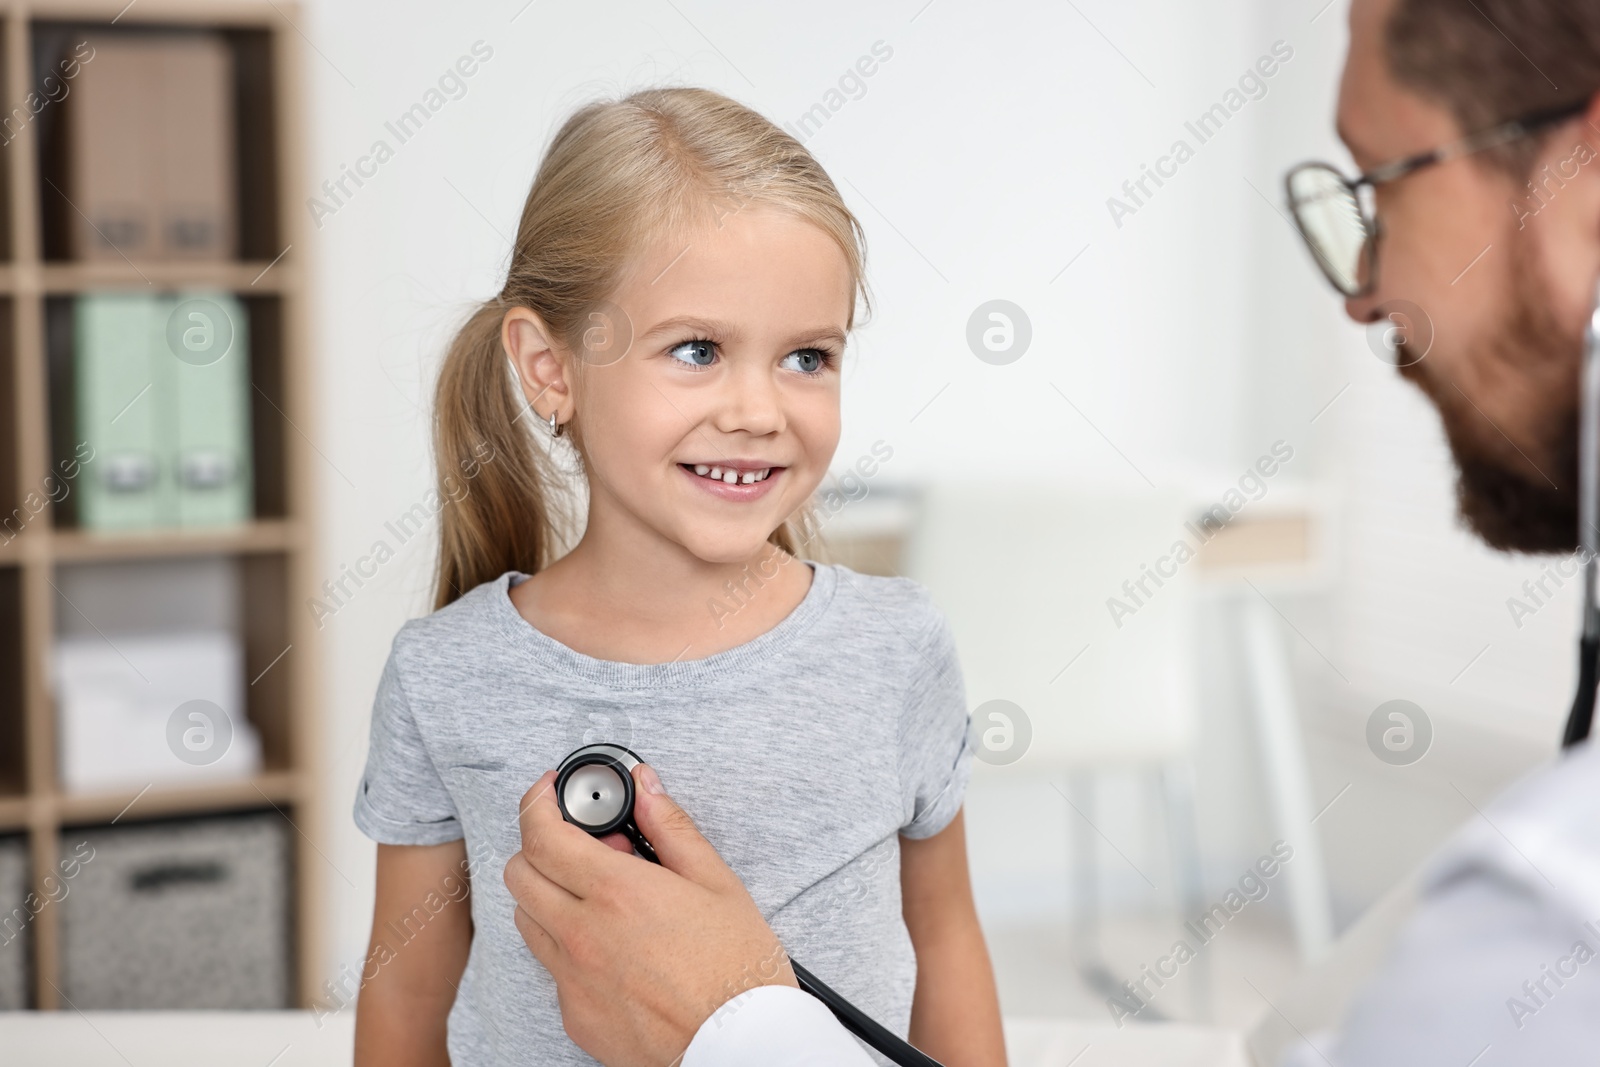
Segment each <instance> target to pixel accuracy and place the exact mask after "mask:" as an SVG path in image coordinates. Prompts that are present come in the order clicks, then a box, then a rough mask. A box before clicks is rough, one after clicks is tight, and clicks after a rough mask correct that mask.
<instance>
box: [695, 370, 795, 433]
mask: <svg viewBox="0 0 1600 1067" xmlns="http://www.w3.org/2000/svg"><path fill="white" fill-rule="evenodd" d="M712 423H713V425H715V426H716V428H717V429H718V430H720V431H722V432H723V433H748V434H754V435H763V434H770V433H777V432H778V431H780V430H782V429H783V428H784V425H785V420H784V414H783V392H782V390H781V389H780V387H779V385H778V382H777V381H776V379H775V378H774V376H773V373H772V369H771V368H770V367H768V366H764V365H762V363H760V362H757V361H749V362H747V363H745V364H744V365H742V366H736V367H735V369H734V371H733V373H732V374H729V375H728V376H727V377H726V379H724V382H723V387H722V389H721V391H720V395H719V396H718V398H717V408H716V413H715V415H714V416H713V418H712Z"/></svg>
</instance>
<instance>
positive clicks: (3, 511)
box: [0, 0, 326, 1009]
mask: <svg viewBox="0 0 1600 1067" xmlns="http://www.w3.org/2000/svg"><path fill="white" fill-rule="evenodd" d="M299 19H300V15H299V12H298V10H297V8H296V7H295V6H294V5H292V4H289V3H275V2H264V3H248V2H239V3H235V2H200V0H193V2H178V0H139V2H138V3H136V4H128V3H127V2H126V0H108V2H100V0H42V2H37V3H10V2H5V0H0V89H3V91H4V94H5V95H4V103H3V106H0V120H3V119H4V116H5V114H6V113H7V112H8V111H9V110H10V109H11V108H13V107H16V106H18V105H19V104H22V102H24V101H26V100H27V98H28V95H29V93H30V92H31V91H32V90H33V88H34V85H33V82H34V72H33V69H32V64H33V62H34V59H33V46H32V44H33V40H34V35H35V34H36V33H38V32H44V31H47V30H60V29H62V28H67V29H70V30H72V31H73V32H79V31H81V32H85V33H104V32H122V31H124V30H131V31H132V32H139V31H140V29H142V28H162V27H172V28H204V29H210V30H215V31H218V32H220V33H221V34H222V35H223V36H224V38H225V39H226V41H227V42H228V44H229V47H230V49H231V51H232V54H233V58H234V61H235V62H234V66H235V74H236V93H235V97H236V99H235V111H236V118H237V127H238V137H237V156H236V159H237V163H238V167H237V171H238V180H237V196H238V198H239V203H238V217H239V249H240V260H239V261H236V262H227V263H203V262H196V263H176V262H164V263H144V262H138V261H137V260H136V261H135V262H132V263H126V262H124V263H92V264H91V263H78V262H72V261H69V260H67V259H65V258H63V254H62V253H61V252H60V250H59V241H58V240H57V239H56V237H55V236H53V234H54V233H55V231H56V230H58V229H59V226H58V224H55V223H52V222H51V221H50V220H51V218H53V217H54V216H53V215H52V212H57V213H59V212H60V211H61V209H62V206H61V205H60V204H59V203H56V204H51V203H49V202H48V201H49V199H50V197H52V196H56V195H59V196H62V197H64V195H65V194H61V193H59V191H58V190H57V191H52V189H51V187H50V184H49V183H48V182H46V181H43V180H42V178H44V177H45V176H46V174H45V172H44V171H42V169H41V144H40V141H39V136H38V134H39V129H38V124H37V123H36V122H28V123H26V124H25V125H23V126H22V127H21V129H20V130H19V131H17V132H16V135H15V136H14V137H13V138H12V139H11V140H10V141H9V142H8V143H5V144H3V145H0V154H3V155H4V159H3V162H0V201H3V206H0V518H4V517H11V518H12V528H13V529H15V527H16V524H17V520H16V517H15V516H14V515H13V513H12V509H13V508H19V507H21V508H23V509H24V513H26V510H27V509H26V506H25V503H24V502H25V501H26V500H27V498H28V496H29V494H30V493H32V494H41V495H43V487H44V486H45V485H46V484H47V483H46V478H47V476H49V475H51V474H52V473H54V472H55V470H56V466H57V462H58V460H59V459H60V458H61V454H62V453H61V444H60V442H61V440H62V427H61V426H60V425H59V424H58V425H55V426H52V425H51V412H52V411H59V410H60V408H61V404H60V397H59V396H54V397H53V396H52V374H51V358H52V354H51V344H50V341H51V337H50V328H51V327H50V322H51V314H50V312H51V306H52V303H53V302H56V301H61V300H66V299H69V298H71V297H72V296H74V295H77V294H79V293H84V292H89V291H106V290H119V289H120V290H129V291H141V292H151V293H159V292H163V291H170V290H176V289H181V288H212V289H218V290H223V291H229V292H232V293H234V294H235V295H236V296H238V297H239V298H240V299H241V300H244V301H246V302H247V304H248V305H249V307H250V311H251V316H250V318H251V337H250V343H251V366H252V371H251V377H252V382H251V386H252V393H253V396H252V411H251V416H252V420H253V427H252V446H253V462H254V464H255V467H254V473H255V477H254V486H255V487H254V494H255V500H254V504H255V508H254V512H255V515H256V518H255V519H254V521H251V522H249V523H247V524H244V525H240V526H236V527H227V528H216V529H188V528H185V529H174V530H159V531H152V532H148V533H129V534H125V535H115V536H113V535H106V534H98V533H94V532H91V531H86V530H81V529H76V528H74V526H73V525H72V508H71V506H70V503H66V504H65V506H58V505H53V504H52V505H49V506H47V507H46V508H45V509H44V510H43V511H41V512H40V513H39V514H37V515H34V516H32V517H31V518H29V519H28V521H27V522H26V524H25V525H24V526H23V527H22V529H21V532H20V533H19V534H17V535H16V536H15V537H14V538H12V539H10V540H6V537H7V534H6V533H3V532H0V835H4V834H9V833H19V832H20V833H24V834H26V835H27V838H28V841H29V853H30V858H31V865H32V873H33V884H34V887H35V892H37V893H39V894H40V895H41V896H43V895H45V894H44V887H43V877H44V876H45V875H47V874H49V873H51V872H53V871H54V870H55V869H56V865H57V861H58V850H59V842H60V840H61V836H60V835H61V833H62V831H63V829H69V830H70V828H73V827H78V826H91V825H104V824H106V823H109V822H112V821H113V820H116V821H118V822H119V825H120V824H125V823H128V822H132V821H137V820H140V819H144V818H154V817H165V816H175V815H205V814H211V813H222V812H228V811H238V810H243V809H251V808H256V809H269V810H270V809H277V810H278V811H279V812H281V813H282V814H283V816H284V818H286V819H288V820H289V821H290V822H291V823H292V824H293V826H294V832H293V834H292V836H293V838H294V840H295V842H296V845H295V849H296V851H295V857H294V870H293V877H294V879H295V885H294V891H293V894H292V896H293V899H294V901H295V907H294V916H293V927H294V938H293V941H294V944H293V952H294V959H293V961H292V964H293V967H294V970H295V974H296V975H297V980H296V983H295V984H296V989H295V992H294V1000H295V1002H296V1003H299V1004H301V1005H309V1004H310V1002H311V1000H312V998H313V997H314V995H315V993H316V984H317V981H318V978H319V975H318V973H317V971H318V968H317V960H318V959H319V952H318V946H319V944H320V940H321V936H322V931H321V930H320V929H319V921H318V917H319V916H320V914H321V909H320V908H319V907H318V905H317V901H318V900H319V899H320V896H321V885H322V883H323V873H324V872H325V870H326V861H325V860H324V859H323V858H322V857H321V854H320V852H319V851H318V846H317V844H316V843H315V841H314V840H313V838H314V837H315V835H316V830H315V828H316V827H317V826H318V825H319V814H318V804H319V799H320V798H319V797H318V795H317V782H318V778H317V775H316V773H315V747H314V744H313V736H314V729H315V724H316V720H317V711H316V707H317V704H316V692H317V688H316V672H317V665H316V655H315V652H316V648H317V641H316V638H315V627H314V625H313V623H312V620H311V617H310V615H309V613H308V612H307V611H306V609H305V603H306V601H307V600H308V598H310V597H311V596H312V595H314V593H313V590H314V589H315V587H316V584H317V581H318V577H319V575H318V573H317V572H316V569H315V565H314V561H313V558H312V554H311V553H312V547H313V539H312V536H311V524H312V522H313V518H314V503H315V502H314V496H313V483H312V476H313V474H314V473H315V470H314V468H313V467H312V462H313V461H314V459H315V454H314V453H313V452H312V450H311V448H310V445H309V443H308V441H307V439H306V437H305V435H304V431H305V430H306V429H307V428H308V427H309V424H310V417H311V410H312V409H311V404H310V383H309V381H308V372H309V360H308V355H307V347H306V337H307V327H306V315H307V313H306V307H305V282H304V277H303V274H302V264H303V262H304V257H303V250H304V249H305V247H306V246H305V243H304V234H303V232H302V219H303V218H304V209H303V207H302V206H301V205H302V203H303V191H302V190H301V187H300V185H301V183H300V180H299V176H300V174H301V173H302V170H303V152H304V140H305V131H304V128H303V126H302V124H301V122H300V116H301V114H302V111H301V108H300V93H299V86H300V85H301V83H302V74H301V67H300V50H301V47H302V46H301V41H300V37H299V31H298V30H297V29H296V28H295V24H296V23H297V22H298V21H299ZM113 24H114V25H113ZM47 106H57V105H56V104H54V103H52V104H50V105H47ZM3 139H4V138H3V137H0V140H3ZM48 165H49V164H48V161H46V166H48ZM58 422H59V420H58ZM67 500H68V501H70V496H69V497H68V498H67ZM64 503H65V502H64ZM218 557H220V558H224V559H229V560H233V561H236V566H237V570H238V574H239V578H240V581H239V585H240V594H241V597H242V603H243V612H242V615H243V618H242V619H241V626H240V632H241V636H242V637H243V643H244V651H245V669H246V680H247V681H249V682H250V686H249V706H248V717H249V718H250V720H251V722H252V723H253V725H254V726H255V727H256V729H257V731H258V732H259V733H260V736H261V740H262V748H263V753H264V759H263V763H264V769H263V771H262V772H261V773H260V774H258V775H256V776H254V777H252V778H250V779H248V780H244V781H237V782H226V783H215V784H208V785H205V786H203V787H193V788H164V787H161V786H154V787H150V788H148V789H146V790H143V791H141V790H138V789H128V790H126V791H116V792H112V793H103V794H102V793H96V794H71V793H67V792H64V791H63V790H62V789H61V788H60V787H59V785H58V780H57V754H56V729H55V722H56V720H55V709H54V707H53V704H52V694H51V686H50V662H51V649H52V644H53V642H54V641H55V639H56V634H57V633H58V619H57V617H56V612H57V604H58V602H59V597H60V593H59V583H58V582H57V578H58V577H59V576H60V572H61V570H62V569H63V568H69V567H87V566H94V565H100V564H109V563H113V562H117V563H122V564H129V563H132V564H137V563H139V562H141V561H147V560H148V561H155V560H174V559H180V560H181V559H190V558H194V559H201V558H218ZM58 912H59V908H58V907H57V906H55V905H48V906H46V907H44V908H43V909H42V910H41V911H40V912H39V913H38V915H37V916H36V917H35V918H34V919H33V921H32V923H31V924H30V930H31V934H30V936H31V939H32V954H33V967H32V974H33V980H32V995H33V999H34V1006H35V1007H37V1008H40V1009H55V1008H60V1007H65V1005H64V1004H62V1003H61V997H60V994H59V990H58V985H59V983H58V982H57V978H58V977H59V973H60V963H61V958H60V942H59V926H58Z"/></svg>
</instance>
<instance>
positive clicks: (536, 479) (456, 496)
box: [433, 300, 572, 610]
mask: <svg viewBox="0 0 1600 1067" xmlns="http://www.w3.org/2000/svg"><path fill="white" fill-rule="evenodd" d="M504 314H505V308H504V307H503V306H502V305H501V303H500V301H498V300H490V301H488V302H487V303H485V304H483V305H481V306H480V307H479V308H478V309H477V310H476V311H474V312H473V313H472V317H471V318H470V319H468V320H467V323H466V325H464V326H463V327H462V328H461V330H460V332H459V333H457V334H456V337H455V340H454V341H453V342H452V343H451V345H450V350H449V352H448V354H446V356H445V360H444V367H443V368H442V369H441V370H440V372H439V384H438V392H437V394H436V396H435V400H434V418H433V451H434V456H435V465H436V468H437V474H438V479H439V485H438V490H439V498H440V499H441V500H444V501H449V502H450V503H449V504H448V506H446V507H444V508H442V509H441V511H440V516H439V518H440V526H439V564H438V568H437V578H436V581H435V585H434V594H433V607H434V610H438V609H439V608H442V607H444V606H445V605H446V604H448V603H450V602H451V601H452V600H455V599H456V598H457V597H459V596H460V595H461V594H462V593H465V592H466V591H467V590H469V589H471V588H472V587H473V586H476V585H480V584H482V583H483V582H487V581H489V580H491V579H493V578H497V577H499V576H500V575H501V574H503V573H505V572H506V571H509V570H516V571H522V572H524V573H526V574H533V573H535V572H537V571H538V570H540V569H541V568H543V567H546V566H548V565H549V564H550V563H551V561H552V560H554V559H555V558H556V556H557V555H558V554H559V552H560V550H561V544H560V542H561V540H562V537H563V534H568V535H570V532H571V518H572V515H571V499H570V497H571V494H570V492H568V491H564V490H565V487H564V485H563V482H562V481H561V479H560V477H559V475H558V474H557V472H556V471H555V470H554V469H553V468H554V464H553V463H552V462H551V460H550V457H549V456H548V455H546V454H545V452H544V451H543V450H542V449H540V447H539V446H538V445H537V444H536V443H535V442H534V440H533V435H532V434H531V432H530V430H529V423H530V421H534V422H536V421H538V418H539V417H538V415H536V414H534V411H533V408H532V406H531V405H524V404H523V403H522V402H521V399H520V397H519V396H518V394H517V391H516V385H515V382H514V381H513V379H512V376H511V368H510V365H509V363H508V362H507V360H506V357H505V353H504V350H503V349H502V347H501V345H500V320H501V318H502V317H503V316H504ZM458 472H459V473H458ZM463 477H465V479H466V490H465V492H464V493H463V492H459V491H458V490H457V486H458V485H460V484H461V479H462V478H463Z"/></svg>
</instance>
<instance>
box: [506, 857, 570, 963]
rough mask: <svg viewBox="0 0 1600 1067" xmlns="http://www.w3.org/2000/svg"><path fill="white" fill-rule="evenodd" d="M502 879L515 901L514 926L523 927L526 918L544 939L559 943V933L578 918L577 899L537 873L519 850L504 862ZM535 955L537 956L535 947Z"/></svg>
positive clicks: (529, 942)
mask: <svg viewBox="0 0 1600 1067" xmlns="http://www.w3.org/2000/svg"><path fill="white" fill-rule="evenodd" d="M505 882H506V888H507V889H509V890H510V891H511V898H512V899H513V900H514V901H516V904H517V920H518V925H517V929H519V930H520V929H522V925H521V924H522V920H524V919H526V920H527V921H529V922H531V923H534V924H535V925H537V926H538V927H539V930H540V931H541V932H542V933H543V934H544V935H545V937H546V938H548V939H550V940H551V941H552V942H555V943H556V944H559V943H560V936H559V935H560V932H561V931H562V930H564V929H568V928H569V927H570V925H571V924H572V923H573V922H575V921H577V920H578V914H577V913H578V909H579V907H580V905H581V902H580V901H579V900H578V898H577V897H575V896H573V895H572V894H571V893H569V892H567V891H566V890H565V889H563V888H561V887H560V886H558V885H556V884H555V883H554V882H552V881H551V880H550V879H548V878H546V877H545V876H544V875H542V874H540V873H539V870H538V868H536V867H535V866H534V865H533V864H531V863H529V862H528V857H527V855H526V854H524V853H521V852H518V853H517V854H516V855H515V856H512V857H511V859H510V860H509V861H507V863H506V870H505ZM523 936H524V939H526V940H527V941H528V947H529V948H530V949H534V943H533V940H532V939H531V938H528V937H527V934H526V933H524V935H523ZM534 955H535V956H538V955H539V953H538V951H537V950H535V951H534ZM539 958H540V959H541V960H542V959H543V958H544V957H542V956H540V957H539Z"/></svg>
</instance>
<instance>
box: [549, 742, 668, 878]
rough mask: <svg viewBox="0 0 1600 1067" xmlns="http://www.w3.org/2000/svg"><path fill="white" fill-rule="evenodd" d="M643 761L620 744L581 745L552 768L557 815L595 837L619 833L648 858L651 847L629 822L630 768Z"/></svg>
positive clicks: (631, 819) (630, 818)
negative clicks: (554, 770)
mask: <svg viewBox="0 0 1600 1067" xmlns="http://www.w3.org/2000/svg"><path fill="white" fill-rule="evenodd" d="M642 762H643V761H642V760H641V759H639V757H638V755H637V754H636V753H634V752H633V751H631V750H629V749H626V748H624V747H623V746H621V745H611V744H598V745H585V746H583V747H582V748H580V749H578V750H577V751H575V752H572V753H570V754H569V755H568V756H567V758H566V759H564V760H562V761H561V766H560V767H558V768H556V806H557V807H559V808H560V809H561V817H562V818H563V819H565V820H567V822H570V823H572V824H573V825H574V826H576V827H578V828H579V829H581V830H585V831H587V832H588V833H590V834H593V835H594V836H595V837H604V836H605V835H606V834H612V833H622V834H625V835H626V836H627V838H628V840H630V841H632V842H633V847H634V848H636V849H638V850H639V854H640V855H642V856H644V857H645V858H646V859H648V860H655V859H656V852H655V849H653V848H651V847H650V842H648V841H646V840H645V839H644V836H643V835H642V834H640V833H639V828H638V827H637V826H636V825H634V821H633V798H634V788H633V769H634V767H636V766H638V765H639V764H640V763H642Z"/></svg>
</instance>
